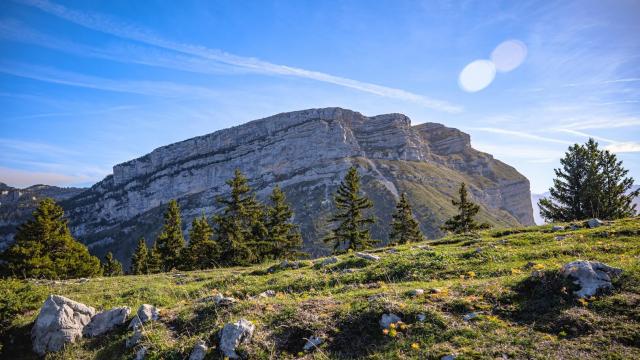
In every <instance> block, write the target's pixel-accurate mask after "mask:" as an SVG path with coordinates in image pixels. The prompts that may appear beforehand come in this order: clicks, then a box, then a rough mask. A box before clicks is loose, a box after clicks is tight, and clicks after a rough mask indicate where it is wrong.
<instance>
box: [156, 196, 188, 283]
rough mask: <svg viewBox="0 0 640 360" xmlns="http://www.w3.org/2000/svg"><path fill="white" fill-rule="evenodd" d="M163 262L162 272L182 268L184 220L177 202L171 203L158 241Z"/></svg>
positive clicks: (172, 201)
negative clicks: (181, 254) (181, 253)
mask: <svg viewBox="0 0 640 360" xmlns="http://www.w3.org/2000/svg"><path fill="white" fill-rule="evenodd" d="M156 244H157V245H158V251H159V255H160V258H161V260H162V270H164V271H170V270H171V269H173V268H178V267H179V266H180V252H181V251H182V249H184V237H183V236H182V219H181V217H180V206H179V205H178V202H177V201H175V200H171V201H169V206H168V207H167V211H166V212H165V214H164V227H163V229H162V232H161V233H160V235H159V236H158V240H157V241H156Z"/></svg>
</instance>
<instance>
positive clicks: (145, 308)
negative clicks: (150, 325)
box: [138, 304, 158, 323]
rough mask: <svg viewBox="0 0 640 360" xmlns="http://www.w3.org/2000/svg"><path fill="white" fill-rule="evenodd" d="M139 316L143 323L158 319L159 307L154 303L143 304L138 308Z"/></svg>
mask: <svg viewBox="0 0 640 360" xmlns="http://www.w3.org/2000/svg"><path fill="white" fill-rule="evenodd" d="M138 317H139V318H140V321H142V323H146V322H147V321H151V320H153V321H155V320H158V309H157V308H156V307H155V306H153V305H149V304H142V305H140V307H139V308H138Z"/></svg>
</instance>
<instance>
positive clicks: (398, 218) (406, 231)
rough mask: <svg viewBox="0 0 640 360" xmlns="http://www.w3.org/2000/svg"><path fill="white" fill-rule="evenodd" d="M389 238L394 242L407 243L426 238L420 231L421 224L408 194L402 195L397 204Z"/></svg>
mask: <svg viewBox="0 0 640 360" xmlns="http://www.w3.org/2000/svg"><path fill="white" fill-rule="evenodd" d="M389 240H390V241H391V243H392V244H406V243H410V242H418V241H422V240H424V236H423V235H422V232H421V231H420V224H418V221H416V219H415V217H414V216H413V211H412V210H411V204H409V200H408V199H407V194H406V193H402V195H400V201H398V204H397V205H396V213H395V214H393V222H392V223H391V232H390V234H389Z"/></svg>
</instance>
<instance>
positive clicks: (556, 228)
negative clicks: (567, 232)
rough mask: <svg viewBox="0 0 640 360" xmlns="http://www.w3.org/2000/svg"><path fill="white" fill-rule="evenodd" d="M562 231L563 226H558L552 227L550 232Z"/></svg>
mask: <svg viewBox="0 0 640 360" xmlns="http://www.w3.org/2000/svg"><path fill="white" fill-rule="evenodd" d="M562 230H564V226H560V225H554V226H553V227H552V228H551V231H562Z"/></svg>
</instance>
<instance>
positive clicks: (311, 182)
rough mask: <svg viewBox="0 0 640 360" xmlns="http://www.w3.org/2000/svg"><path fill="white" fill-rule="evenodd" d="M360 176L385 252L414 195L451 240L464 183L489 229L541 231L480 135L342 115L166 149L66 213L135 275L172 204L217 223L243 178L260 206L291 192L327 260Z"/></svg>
mask: <svg viewBox="0 0 640 360" xmlns="http://www.w3.org/2000/svg"><path fill="white" fill-rule="evenodd" d="M351 166H356V167H357V168H358V171H359V172H360V174H361V177H362V190H363V191H364V192H365V193H366V195H367V196H368V197H370V198H371V199H372V200H373V203H374V208H373V210H372V211H373V215H375V216H376V217H377V218H378V219H379V221H378V222H377V223H376V224H374V225H373V227H372V229H371V230H372V236H373V237H374V238H377V239H382V240H383V241H382V243H381V245H384V244H385V243H386V240H387V236H388V229H387V224H388V223H389V222H390V221H391V215H392V214H393V211H394V207H395V202H396V200H397V198H398V196H399V194H400V193H402V192H407V193H408V195H409V198H410V199H411V200H412V205H413V208H414V210H415V215H416V217H417V219H418V221H419V222H420V226H421V229H422V231H423V232H424V233H425V234H426V235H427V237H431V238H433V237H436V236H440V235H442V233H441V230H440V229H439V226H440V224H441V223H442V222H443V221H444V220H445V219H446V218H448V217H450V216H451V215H453V214H454V212H455V209H454V207H453V205H451V204H450V203H451V202H450V199H451V198H453V197H455V196H457V189H458V187H459V186H460V183H461V182H463V181H464V182H466V183H467V185H468V188H469V191H470V196H471V198H472V199H473V200H474V201H475V202H477V203H479V204H480V206H481V210H480V214H479V217H480V220H482V221H486V222H489V223H491V224H493V225H502V226H518V225H533V215H532V208H531V197H530V191H529V182H528V180H527V179H526V178H525V177H524V176H522V175H521V174H519V173H518V172H517V171H516V170H515V169H514V168H512V167H510V166H508V165H506V164H504V163H502V162H500V161H498V160H496V159H494V158H493V156H491V155H489V154H485V153H482V152H479V151H477V150H475V149H473V148H472V147H471V142H470V137H469V135H468V134H465V133H464V132H462V131H460V130H457V129H452V128H449V127H446V126H444V125H441V124H436V123H424V124H420V125H415V126H412V125H411V120H410V119H409V118H408V117H407V116H405V115H402V114H386V115H377V116H371V117H367V116H364V115H362V114H360V113H357V112H354V111H351V110H346V109H341V108H324V109H309V110H303V111H296V112H290V113H283V114H278V115H275V116H271V117H268V118H265V119H260V120H255V121H252V122H249V123H246V124H244V125H240V126H236V127H232V128H229V129H224V130H220V131H217V132H214V133H212V134H208V135H204V136H199V137H195V138H192V139H188V140H185V141H181V142H178V143H175V144H171V145H167V146H164V147H161V148H158V149H156V150H154V151H152V152H151V153H149V154H147V155H144V156H142V157H140V158H137V159H134V160H131V161H128V162H125V163H122V164H118V165H116V166H114V167H113V175H109V176H107V177H106V178H105V179H104V180H102V181H100V182H98V183H97V184H95V185H94V186H92V187H91V188H90V189H88V190H86V191H84V192H82V193H80V194H79V195H76V196H74V197H73V198H71V199H67V200H65V201H63V202H62V206H63V207H64V208H65V210H66V213H67V215H68V217H69V219H70V226H71V230H72V232H73V234H74V235H75V236H76V237H77V238H79V239H82V241H83V242H85V243H86V244H87V245H88V247H89V249H90V250H91V251H92V252H93V253H94V254H96V255H98V256H102V255H104V254H106V252H108V251H112V252H113V254H114V255H115V256H116V258H118V259H119V260H121V261H123V263H124V265H125V266H126V265H127V264H128V261H129V257H130V254H131V252H132V250H133V249H134V247H135V245H136V243H137V240H138V239H139V238H140V237H141V236H144V237H145V238H146V239H154V238H155V237H156V236H157V234H158V232H159V230H160V228H161V225H162V224H161V221H158V219H159V218H161V214H162V212H163V211H164V210H165V206H166V203H167V202H168V201H169V200H170V199H177V200H178V202H179V204H180V207H181V209H182V216H183V223H184V224H185V226H188V224H190V223H191V221H192V219H193V218H194V217H196V216H199V215H201V214H202V213H203V212H204V213H205V214H206V215H207V216H210V215H212V214H213V213H214V212H215V211H216V210H218V204H217V203H216V201H215V199H216V197H217V196H219V195H224V194H226V193H227V192H228V187H227V185H226V184H225V181H226V180H228V179H230V178H231V177H232V176H233V172H234V170H235V169H236V168H237V169H240V170H241V171H242V172H243V173H244V174H245V175H246V176H247V178H248V179H249V182H250V185H251V186H252V187H253V188H254V189H255V191H256V195H257V196H258V198H259V199H262V200H264V199H266V197H267V196H268V195H269V193H270V192H271V191H272V189H273V187H274V186H275V185H276V184H279V185H280V187H281V188H282V189H283V191H284V192H285V194H286V196H287V199H288V201H289V203H290V204H291V205H292V207H293V210H294V211H295V218H294V221H295V222H296V223H298V224H299V225H300V229H301V232H302V236H303V240H304V245H303V250H304V251H306V252H309V253H310V254H311V255H312V256H321V255H327V254H328V253H329V249H328V248H327V247H326V246H325V245H324V244H323V242H322V241H321V239H322V238H323V237H324V235H325V232H326V229H327V228H328V224H327V222H328V218H329V217H330V214H331V213H332V211H333V210H334V208H333V207H334V204H333V193H334V192H335V190H336V189H337V186H338V184H339V183H340V181H341V180H342V178H343V177H344V175H345V173H346V172H347V170H348V169H349V167H351ZM184 230H185V231H186V228H185V229H184Z"/></svg>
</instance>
